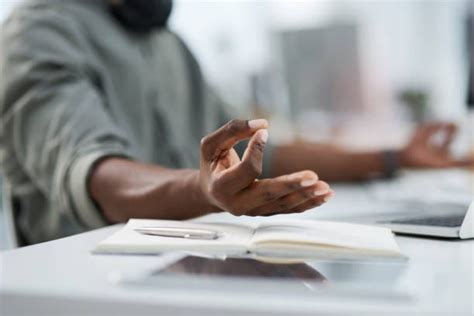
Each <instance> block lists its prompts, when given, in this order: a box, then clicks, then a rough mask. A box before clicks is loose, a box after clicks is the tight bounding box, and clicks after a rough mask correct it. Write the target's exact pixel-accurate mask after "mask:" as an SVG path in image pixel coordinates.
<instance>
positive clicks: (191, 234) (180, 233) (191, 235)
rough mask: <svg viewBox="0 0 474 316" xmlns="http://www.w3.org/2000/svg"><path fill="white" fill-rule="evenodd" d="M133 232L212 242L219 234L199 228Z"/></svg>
mask: <svg viewBox="0 0 474 316" xmlns="http://www.w3.org/2000/svg"><path fill="white" fill-rule="evenodd" d="M134 231H136V232H138V233H140V234H144V235H151V236H160V237H173V238H185V239H203V240H213V239H217V238H219V233H218V232H217V231H215V230H210V229H201V228H183V227H140V228H135V229H134Z"/></svg>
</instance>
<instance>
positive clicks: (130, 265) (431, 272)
mask: <svg viewBox="0 0 474 316" xmlns="http://www.w3.org/2000/svg"><path fill="white" fill-rule="evenodd" d="M336 190H337V198H336V199H335V200H334V202H333V203H330V204H328V205H327V206H325V207H323V208H321V209H319V210H317V211H314V212H311V213H308V214H306V215H305V217H321V218H330V217H335V218H337V217H339V218H344V217H347V216H348V215H350V214H352V215H354V212H356V211H354V210H357V211H360V210H365V211H364V212H365V213H364V214H369V213H371V212H375V211H374V209H377V210H378V212H381V211H382V210H381V208H380V207H381V205H382V204H380V203H379V204H377V203H370V205H369V204H367V202H368V201H367V200H370V198H368V199H367V197H370V196H371V194H372V193H370V192H372V191H373V188H370V186H369V187H368V186H362V187H354V186H346V185H343V186H338V187H336ZM367 192H369V193H367ZM364 203H365V207H364ZM377 205H378V206H377ZM218 217H219V218H220V219H222V218H227V219H229V218H230V217H228V216H218ZM244 220H245V219H244ZM116 229H118V226H113V227H108V228H104V229H100V230H96V231H92V232H88V233H84V234H80V235H77V236H73V237H69V238H64V239H61V240H57V241H52V242H48V243H44V244H39V245H36V246H31V247H26V248H22V249H17V250H13V251H8V252H4V253H2V254H1V274H0V278H1V279H0V291H1V292H0V304H1V307H0V314H2V315H10V314H13V315H28V314H32V315H56V314H66V315H90V314H93V315H149V314H160V315H166V314H183V315H223V314H224V313H226V312H227V313H231V314H232V315H267V314H268V315H310V314H311V315H314V314H316V313H318V314H326V313H327V314H331V315H333V314H345V315H348V314H351V315H352V314H360V315H367V314H368V313H373V314H374V315H381V314H383V315H387V314H389V313H388V312H390V313H391V314H393V315H400V314H403V315H405V314H423V315H425V314H424V313H427V315H428V314H430V315H432V314H435V313H436V314H438V313H439V314H445V315H466V316H467V315H473V314H474V307H473V301H474V292H473V291H474V290H473V289H474V240H469V241H445V240H433V239H422V238H412V237H401V236H398V237H397V241H398V243H399V245H400V247H401V250H402V252H403V253H404V254H406V255H407V256H408V257H409V261H408V263H407V264H406V266H405V268H404V270H403V271H402V272H401V273H400V275H399V276H398V279H397V280H396V282H394V283H393V289H394V290H396V291H397V292H398V293H400V292H401V293H405V294H407V296H408V297H409V299H408V300H406V299H395V300H387V299H384V298H377V299H375V298H374V299H370V298H367V297H361V296H359V295H357V292H351V291H349V292H346V293H344V292H334V291H330V290H328V291H326V290H316V291H314V292H310V291H304V292H302V291H300V289H298V288H297V287H295V286H294V285H292V284H290V283H287V282H283V281H281V282H276V281H275V282H270V283H268V282H258V281H242V282H230V281H224V282H220V283H219V282H217V283H213V284H211V285H209V284H205V283H202V284H196V283H195V282H194V283H192V282H191V281H190V280H187V279H185V278H181V279H166V280H163V283H162V284H160V286H155V287H150V286H148V287H146V286H130V285H123V284H116V283H114V282H111V281H113V280H114V279H116V276H117V275H118V273H121V274H127V273H130V272H136V271H148V270H152V269H153V268H155V267H156V266H157V265H159V264H160V260H161V259H160V257H158V256H112V255H107V256H104V255H101V256H98V255H91V254H90V250H91V249H92V248H93V246H94V245H95V244H96V243H97V242H98V241H100V240H102V239H103V238H105V237H107V236H109V235H110V234H111V233H112V232H113V231H115V230H116ZM324 264H325V265H326V267H327V266H328V265H329V266H330V265H331V263H330V262H326V263H324ZM316 266H318V264H317V263H316ZM324 273H326V272H324ZM341 273H350V271H336V274H341ZM369 273H370V271H369ZM374 273H375V271H374ZM336 274H334V275H331V276H330V277H329V276H328V279H329V281H331V278H332V277H337V275H336ZM188 281H189V282H188Z"/></svg>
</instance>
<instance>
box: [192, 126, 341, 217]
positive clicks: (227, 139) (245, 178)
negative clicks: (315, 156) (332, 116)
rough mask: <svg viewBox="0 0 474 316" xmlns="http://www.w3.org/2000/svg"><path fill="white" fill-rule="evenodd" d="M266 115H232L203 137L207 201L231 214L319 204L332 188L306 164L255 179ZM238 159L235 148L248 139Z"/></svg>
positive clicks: (291, 210)
mask: <svg viewBox="0 0 474 316" xmlns="http://www.w3.org/2000/svg"><path fill="white" fill-rule="evenodd" d="M267 127H268V123H267V121H266V120H253V121H242V120H233V121H230V122H229V123H227V124H226V125H224V126H223V127H221V128H220V129H218V130H217V131H215V132H213V133H212V134H210V135H208V136H206V137H205V138H203V140H202V142H201V169H200V183H201V189H202V191H203V192H204V194H205V195H206V196H207V197H208V199H209V201H210V203H212V204H214V205H216V206H217V207H219V208H220V209H222V210H224V211H227V212H229V213H232V214H234V215H250V216H266V215H274V214H285V213H297V212H303V211H305V210H307V209H310V208H313V207H315V206H319V205H321V204H323V203H324V202H326V201H327V200H328V199H329V198H330V197H331V196H332V195H333V194H334V193H333V192H332V191H331V189H330V187H329V185H328V184H327V183H326V182H323V181H320V180H319V179H318V176H317V175H316V174H315V173H314V172H313V171H309V170H305V171H300V172H296V173H293V174H289V175H283V176H280V177H276V178H271V179H263V180H257V177H259V176H260V174H261V172H262V159H263V150H264V147H265V143H266V141H267V138H268V132H267ZM249 138H250V141H249V144H248V146H247V149H246V151H245V153H244V155H243V157H242V160H240V158H239V156H238V155H237V153H236V152H235V150H234V149H233V147H234V145H235V144H237V143H238V142H240V141H242V140H245V139H249Z"/></svg>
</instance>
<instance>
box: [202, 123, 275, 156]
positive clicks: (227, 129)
mask: <svg viewBox="0 0 474 316" xmlns="http://www.w3.org/2000/svg"><path fill="white" fill-rule="evenodd" d="M267 127H268V122H267V120H264V119H257V120H251V121H248V120H247V121H246V120H232V121H230V122H228V123H227V124H225V125H224V126H222V127H221V128H219V129H218V130H216V131H215V132H213V133H211V134H209V135H207V136H206V137H204V138H203V139H202V140H201V156H202V158H203V159H204V160H205V161H215V160H217V159H218V158H219V157H220V156H221V155H222V153H224V152H226V151H228V150H230V149H231V148H232V147H234V145H235V144H236V143H238V142H239V141H241V140H244V139H248V138H250V137H251V136H252V135H253V134H254V133H255V132H256V131H257V130H259V129H264V128H267Z"/></svg>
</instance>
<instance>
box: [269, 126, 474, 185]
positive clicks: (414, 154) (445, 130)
mask: <svg viewBox="0 0 474 316" xmlns="http://www.w3.org/2000/svg"><path fill="white" fill-rule="evenodd" d="M455 133H456V127H455V126H454V125H453V124H449V123H430V124H425V125H422V126H420V127H419V128H418V129H417V130H416V131H415V133H414V134H413V136H412V138H411V140H410V141H409V142H408V144H407V145H406V146H405V147H403V148H402V149H400V150H397V151H391V152H390V153H391V157H388V158H389V159H392V160H396V161H387V156H386V152H384V151H372V152H351V151H350V150H347V149H344V148H340V147H337V146H333V145H328V144H311V143H305V142H298V143H293V144H288V145H281V146H277V147H276V148H275V149H274V151H273V153H274V154H273V158H272V167H271V172H272V175H273V176H277V175H279V174H283V173H288V172H293V171H294V170H297V169H310V170H314V171H315V172H317V173H318V175H320V176H321V177H322V178H324V179H325V180H327V181H359V180H365V179H368V178H370V177H372V176H377V175H378V176H381V175H382V176H383V175H384V174H385V173H386V172H387V169H390V168H392V167H394V166H393V165H395V167H400V168H449V167H463V166H469V165H472V164H473V159H472V157H471V158H466V159H456V158H454V157H453V156H452V155H451V154H450V151H449V146H450V144H451V143H452V141H453V139H454V136H455ZM435 135H439V136H441V137H440V139H441V141H438V142H434V141H433V139H434V136H435ZM390 163H391V164H392V166H387V164H390Z"/></svg>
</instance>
